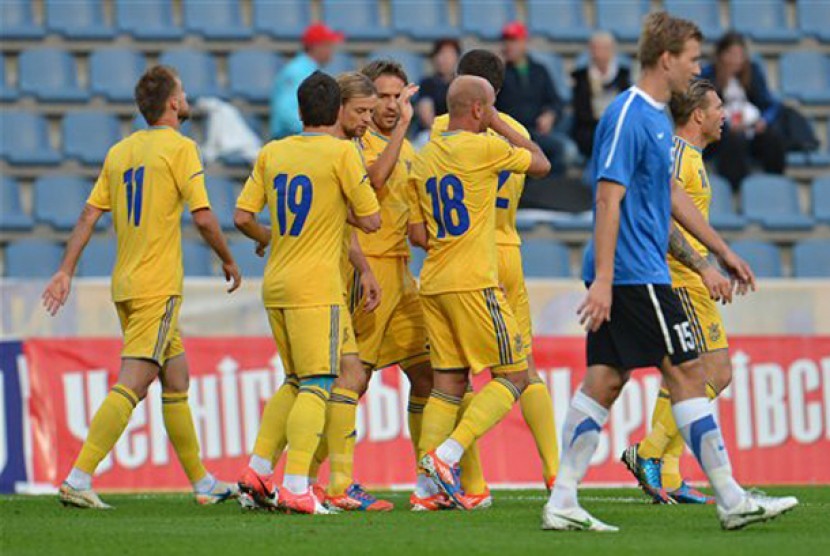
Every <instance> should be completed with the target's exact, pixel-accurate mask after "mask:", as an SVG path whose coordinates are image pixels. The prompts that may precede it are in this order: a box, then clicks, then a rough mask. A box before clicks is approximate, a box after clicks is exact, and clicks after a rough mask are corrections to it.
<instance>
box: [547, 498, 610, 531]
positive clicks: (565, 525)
mask: <svg viewBox="0 0 830 556" xmlns="http://www.w3.org/2000/svg"><path fill="white" fill-rule="evenodd" d="M542 529H544V530H546V531H597V532H600V533H616V532H617V531H619V530H620V529H619V527H614V526H613V525H608V524H607V523H603V522H602V521H600V520H598V519H597V518H595V517H594V516H592V515H591V514H589V513H588V512H586V511H585V510H584V509H582V508H581V507H579V506H577V507H575V508H568V509H567V510H561V509H558V508H554V507H553V506H552V505H551V503H550V502H548V503H547V504H545V507H544V508H543V509H542Z"/></svg>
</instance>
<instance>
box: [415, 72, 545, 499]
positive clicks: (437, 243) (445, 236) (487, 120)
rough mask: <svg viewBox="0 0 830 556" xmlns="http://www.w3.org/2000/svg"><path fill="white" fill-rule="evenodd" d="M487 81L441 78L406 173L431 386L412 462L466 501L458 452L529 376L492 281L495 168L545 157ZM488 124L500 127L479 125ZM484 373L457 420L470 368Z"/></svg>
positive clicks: (494, 419) (537, 168)
mask: <svg viewBox="0 0 830 556" xmlns="http://www.w3.org/2000/svg"><path fill="white" fill-rule="evenodd" d="M494 102H495V91H494V89H493V86H492V85H490V83H489V82H488V81H487V80H485V79H483V78H480V77H473V76H469V75H462V76H459V77H457V78H456V79H455V80H454V81H453V82H452V84H451V85H450V88H449V92H448V93H447V105H448V108H449V116H450V121H449V125H448V126H447V131H445V132H444V133H442V134H441V136H440V137H439V138H437V139H433V140H431V141H430V142H429V143H428V144H427V145H426V146H425V147H424V148H423V150H422V151H421V152H420V153H419V154H418V156H417V157H416V159H415V163H414V164H413V168H412V177H411V180H412V181H413V182H414V188H415V190H416V191H417V195H418V199H419V202H420V207H421V213H422V214H423V215H424V217H425V222H426V226H427V231H428V244H429V252H428V255H427V258H426V261H425V262H424V267H423V270H422V272H421V284H420V293H421V302H422V305H423V310H424V318H425V322H426V327H427V333H428V335H429V342H430V349H431V359H432V366H433V369H434V370H435V374H434V377H433V380H434V387H433V390H432V393H431V395H430V398H429V401H428V403H427V405H426V408H425V410H424V420H423V425H422V431H421V441H420V448H421V450H422V452H423V453H424V454H425V455H424V456H423V457H422V458H421V466H422V467H423V468H424V470H426V471H427V473H429V475H430V476H431V477H432V478H433V479H434V480H435V481H436V483H438V485H439V486H440V487H441V489H442V490H443V491H444V492H445V494H446V495H447V496H449V497H450V498H451V499H452V500H453V502H454V503H455V504H456V505H457V506H458V507H460V508H463V509H470V508H471V505H470V503H469V501H468V500H467V499H466V498H465V496H464V493H463V491H462V489H461V485H460V478H459V476H458V472H459V467H458V462H459V460H460V459H461V457H462V456H463V454H464V451H465V450H466V449H468V448H469V447H470V446H471V444H472V443H473V442H474V441H475V440H476V439H477V438H479V437H481V436H482V435H483V434H484V433H485V432H486V431H487V430H489V429H490V428H491V427H493V426H494V425H495V424H496V423H498V422H499V421H500V420H501V419H502V418H503V417H504V416H505V415H506V414H507V412H508V411H510V408H511V407H512V405H513V402H515V401H516V400H517V399H518V398H519V396H521V394H522V392H523V391H524V390H525V388H526V387H527V385H528V382H529V377H528V373H527V361H526V355H525V340H524V338H523V337H522V333H521V330H520V329H519V327H518V324H517V323H516V319H515V317H514V316H513V311H512V310H511V308H510V306H509V305H508V303H507V302H506V299H505V297H504V294H503V293H502V291H501V290H500V289H499V279H498V253H497V250H496V237H495V236H496V196H497V193H498V177H499V173H500V172H502V171H504V170H507V171H509V172H513V173H525V174H529V175H532V176H544V175H545V174H547V173H548V171H549V170H550V163H549V162H548V160H547V158H545V156H544V154H542V151H541V149H540V148H539V147H538V145H536V144H534V143H533V142H531V141H529V140H528V139H526V138H525V137H522V135H521V134H519V133H518V132H516V131H515V130H514V129H512V128H511V127H510V126H509V125H507V124H506V123H505V122H504V121H503V120H502V119H501V118H500V117H499V115H498V112H496V110H495V109H494V108H493V103H494ZM488 127H490V128H492V129H493V130H494V131H496V132H497V133H498V134H499V135H500V136H501V137H498V136H493V135H490V134H485V133H482V132H484V131H485V130H486V129H487V128H488ZM484 369H490V372H491V373H492V375H493V380H491V381H490V382H489V383H488V384H487V385H486V386H485V387H484V388H483V389H482V390H481V391H480V392H479V393H478V394H476V395H475V396H474V397H473V399H472V402H471V403H470V406H469V407H468V408H467V410H466V411H465V412H464V415H463V416H462V417H461V419H460V421H459V422H458V423H456V419H457V417H458V414H459V410H460V405H461V400H462V398H463V396H464V394H465V392H466V391H467V389H468V387H469V383H470V372H473V373H478V372H481V371H482V370H484Z"/></svg>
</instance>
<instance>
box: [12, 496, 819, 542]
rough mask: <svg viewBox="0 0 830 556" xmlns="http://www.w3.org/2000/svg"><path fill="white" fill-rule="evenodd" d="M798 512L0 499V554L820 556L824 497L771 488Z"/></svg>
mask: <svg viewBox="0 0 830 556" xmlns="http://www.w3.org/2000/svg"><path fill="white" fill-rule="evenodd" d="M767 492H768V493H769V494H785V493H786V494H794V495H796V496H798V497H799V499H800V501H801V505H800V506H799V507H797V508H796V509H795V510H794V511H792V512H791V513H789V514H787V515H785V516H783V517H781V518H779V519H777V520H775V521H772V522H770V523H766V524H763V525H758V526H753V527H750V528H747V529H745V530H742V531H737V532H728V533H727V532H723V531H721V529H720V526H719V525H718V523H717V520H716V518H715V509H714V508H713V507H711V506H709V507H701V506H654V505H651V504H649V503H647V501H646V499H645V498H644V497H643V496H642V495H641V494H640V492H639V491H636V490H634V489H613V490H612V489H603V490H594V489H585V490H583V491H582V502H583V504H584V506H585V507H586V508H587V509H588V510H589V511H591V512H593V513H594V514H595V515H596V516H597V517H598V518H600V519H603V520H605V521H607V522H609V523H613V524H615V525H618V526H620V527H621V528H622V530H621V531H620V532H619V533H616V534H596V533H572V532H569V533H560V532H551V531H542V530H540V528H539V524H540V512H541V509H542V505H543V504H544V502H545V499H546V496H545V495H544V493H543V492H542V491H538V490H537V491H498V492H495V493H494V498H495V504H494V507H493V508H492V509H490V510H487V511H480V512H470V513H463V512H459V511H452V512H440V513H412V512H409V511H407V510H406V509H407V508H408V504H407V500H408V493H401V492H396V493H390V494H389V498H390V499H392V500H393V501H394V502H395V504H396V506H397V509H396V510H395V511H393V512H392V513H387V514H374V513H370V514H367V513H349V514H340V515H332V516H316V517H315V516H301V515H291V516H289V515H282V514H268V513H263V512H243V511H242V510H241V509H240V508H239V507H238V506H237V505H236V503H235V502H234V503H227V504H224V505H219V506H211V507H199V506H196V505H195V504H194V503H193V502H192V500H191V499H190V498H189V497H187V496H186V495H184V494H150V495H109V496H104V499H105V500H106V501H108V502H110V503H112V504H113V505H115V506H116V510H114V511H110V512H94V511H90V510H73V509H69V508H63V507H61V506H60V504H59V503H58V501H57V498H56V497H51V496H50V497H44V496H39V497H29V496H7V497H0V554H3V555H4V556H12V555H17V554H38V555H41V554H47V555H52V554H56V555H57V554H60V555H69V554H85V555H89V554H107V555H118V556H120V555H130V554H165V555H168V554H186V555H188V556H196V555H203V554H232V555H234V556H245V555H248V554H251V555H256V554H285V555H295V554H325V555H327V554H384V555H390V554H392V555H393V556H400V555H403V554H428V555H433V554H456V555H466V554H500V555H507V554H547V555H562V556H565V555H567V556H576V555H581V554H613V555H614V556H618V555H625V554H638V555H641V556H642V555H646V554H650V553H657V554H670V555H672V556H675V555H680V554H695V555H698V556H701V555H702V556H715V555H719V554H727V555H730V556H738V555H741V554H749V555H751V556H762V555H765V554H771V555H776V556H784V555H787V556H788V555H790V554H810V555H818V554H830V517H828V516H830V486H825V487H787V488H770V489H768V490H767Z"/></svg>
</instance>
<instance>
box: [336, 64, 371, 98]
mask: <svg viewBox="0 0 830 556" xmlns="http://www.w3.org/2000/svg"><path fill="white" fill-rule="evenodd" d="M337 85H338V87H340V101H341V102H342V103H343V104H346V102H347V101H349V100H351V99H353V98H366V97H371V96H374V95H376V94H377V91H376V90H375V84H374V83H372V80H371V79H369V78H368V77H366V76H365V75H363V74H362V73H360V72H359V71H347V72H345V73H341V74H340V75H338V76H337Z"/></svg>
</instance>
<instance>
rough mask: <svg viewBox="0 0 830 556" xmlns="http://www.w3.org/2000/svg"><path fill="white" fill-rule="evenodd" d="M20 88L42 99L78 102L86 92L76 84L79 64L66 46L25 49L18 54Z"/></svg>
mask: <svg viewBox="0 0 830 556" xmlns="http://www.w3.org/2000/svg"><path fill="white" fill-rule="evenodd" d="M18 61H19V66H18V67H19V72H20V75H19V79H20V92H21V93H22V94H30V95H34V96H35V98H37V99H38V100H39V101H45V102H81V101H85V100H86V99H87V93H86V91H84V90H83V89H81V88H80V86H79V85H78V66H77V64H76V63H75V59H74V58H73V57H72V55H70V54H69V53H68V52H66V51H65V50H61V49H58V48H38V49H34V50H24V51H23V52H22V53H21V54H20V58H19V60H18Z"/></svg>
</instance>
